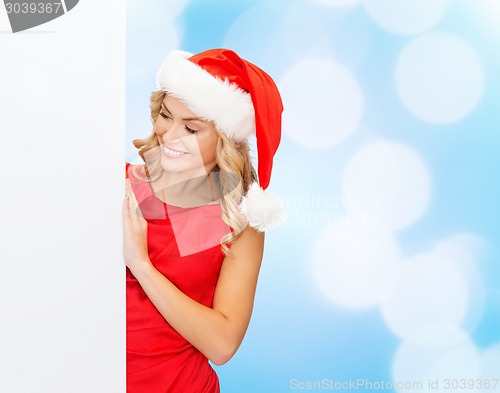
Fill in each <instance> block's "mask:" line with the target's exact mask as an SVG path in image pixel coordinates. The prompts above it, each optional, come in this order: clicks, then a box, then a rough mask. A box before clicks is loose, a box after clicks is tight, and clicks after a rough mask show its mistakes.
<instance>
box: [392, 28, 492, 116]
mask: <svg viewBox="0 0 500 393" xmlns="http://www.w3.org/2000/svg"><path fill="white" fill-rule="evenodd" d="M395 83H396V88H397V91H398V94H399V96H400V98H401V101H402V102H403V104H404V105H405V107H406V108H407V109H408V110H409V111H410V112H411V113H412V114H413V115H415V116H416V117H418V118H420V119H422V120H424V121H426V122H429V123H436V124H449V123H453V122H456V121H459V120H461V119H462V118H464V117H465V116H467V115H468V114H470V113H471V112H472V111H473V109H474V108H475V107H476V105H477V104H478V102H479V100H480V98H481V96H482V93H483V88H484V71H483V66H482V64H481V61H480V60H479V58H478V56H477V54H476V53H475V51H474V49H473V48H472V47H471V46H470V45H469V44H468V43H467V42H465V41H464V40H463V39H461V38H459V37H456V36H454V35H452V34H447V33H428V34H425V35H423V36H420V37H418V38H416V39H414V40H413V41H411V42H410V43H409V44H408V45H407V46H406V47H405V48H404V49H403V50H402V51H401V53H400V55H399V57H398V60H397V62H396V69H395Z"/></svg>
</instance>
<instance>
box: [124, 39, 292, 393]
mask: <svg viewBox="0 0 500 393" xmlns="http://www.w3.org/2000/svg"><path fill="white" fill-rule="evenodd" d="M157 87H158V89H159V90H158V91H155V92H154V93H153V94H152V95H151V119H152V121H153V124H154V129H153V132H152V134H151V135H150V136H148V137H147V138H145V139H139V140H134V141H133V142H134V145H135V147H136V148H138V149H139V155H140V156H141V157H142V159H143V160H144V164H143V165H138V166H132V165H130V164H128V163H127V165H126V173H127V178H128V180H127V193H126V197H125V199H124V203H123V236H124V237H123V240H124V241H123V256H124V261H125V263H126V265H127V392H128V393H139V392H140V393H146V392H147V393H155V392H162V393H164V392H181V391H182V392H219V391H220V388H219V381H218V378H217V375H216V373H215V371H214V370H213V369H212V367H211V366H210V364H209V363H208V360H210V361H211V362H212V363H214V364H216V365H222V364H224V363H226V362H227V361H228V360H229V359H230V358H231V357H232V356H233V355H234V353H235V352H236V350H237V349H238V347H239V346H240V344H241V342H242V340H243V337H244V335H245V332H246V330H247V327H248V324H249V322H250V317H251V314H252V309H253V301H254V296H255V290H256V284H257V278H258V275H259V270H260V265H261V261H262V255H263V247H264V233H263V232H264V231H266V230H267V229H270V228H272V227H274V226H276V225H279V224H280V223H281V222H282V221H283V219H284V211H283V205H282V203H281V201H280V200H279V199H277V198H275V197H273V196H271V195H268V194H267V193H265V192H264V191H263V189H265V188H266V187H267V186H268V184H269V180H270V176H271V170H272V160H273V156H274V153H275V152H276V149H277V148H278V145H279V142H280V133H281V113H282V110H283V107H282V103H281V98H280V95H279V92H278V90H277V88H276V85H275V84H274V82H273V80H272V79H271V78H270V77H269V75H267V74H266V73H265V72H264V71H262V70H261V69H260V68H258V67H257V66H255V65H253V64H251V63H250V62H248V61H246V60H244V59H241V58H240V57H239V56H238V55H237V54H236V53H234V52H233V51H230V50H226V49H214V50H209V51H206V52H203V53H200V54H198V55H191V54H188V53H186V52H181V51H174V52H172V53H171V54H170V55H169V56H168V57H167V59H166V60H165V62H164V63H163V64H162V66H161V68H160V70H159V72H158V74H157ZM250 135H256V137H257V141H258V152H257V154H258V159H259V166H258V171H255V169H254V167H253V165H252V162H251V160H250V154H249V147H248V143H247V138H248V137H249V136H250Z"/></svg>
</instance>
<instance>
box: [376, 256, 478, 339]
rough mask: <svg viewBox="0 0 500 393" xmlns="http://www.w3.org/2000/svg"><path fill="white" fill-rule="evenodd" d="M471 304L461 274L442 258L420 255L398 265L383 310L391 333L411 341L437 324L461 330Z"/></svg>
mask: <svg viewBox="0 0 500 393" xmlns="http://www.w3.org/2000/svg"><path fill="white" fill-rule="evenodd" d="M468 304H469V294H468V290H467V284H466V280H465V278H464V277H463V274H462V272H461V271H460V270H459V269H458V268H457V267H456V266H454V264H453V263H452V262H450V261H449V260H448V259H447V258H443V257H442V256H441V255H439V254H435V253H421V254H415V255H413V256H411V257H409V258H406V259H405V260H403V261H402V262H401V264H399V265H398V267H397V272H396V274H395V280H394V282H393V287H392V288H391V290H390V294H389V295H388V296H387V297H385V298H384V299H383V300H382V302H381V307H380V309H381V312H382V317H383V319H384V321H385V323H386V324H387V326H388V327H389V329H390V330H391V331H393V332H394V333H395V334H396V335H398V336H399V337H401V338H410V339H411V338H413V337H415V335H416V334H418V330H419V329H426V330H427V329H428V327H429V326H432V325H436V324H445V325H451V326H456V327H460V326H461V323H462V321H463V319H464V317H465V316H466V314H467V307H468Z"/></svg>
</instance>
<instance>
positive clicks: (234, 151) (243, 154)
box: [132, 90, 257, 255]
mask: <svg viewBox="0 0 500 393" xmlns="http://www.w3.org/2000/svg"><path fill="white" fill-rule="evenodd" d="M166 94H167V93H166V92H165V91H162V90H158V91H154V92H152V93H151V97H150V109H151V121H152V122H153V132H152V133H151V135H149V136H148V137H146V138H144V139H134V140H133V141H132V143H133V145H134V146H135V147H136V148H137V149H139V151H138V154H139V156H140V157H141V158H142V159H143V161H144V166H143V168H144V171H145V177H141V176H140V175H138V174H137V173H136V174H135V175H136V176H138V177H141V180H144V181H148V182H153V181H155V180H157V179H158V178H160V177H161V175H162V173H163V168H162V166H161V163H160V152H159V150H160V149H158V147H159V146H160V144H159V142H158V138H157V135H156V132H155V130H154V125H155V123H156V119H157V118H158V116H159V113H160V108H161V103H162V102H163V99H164V98H165V95H166ZM216 132H217V134H218V137H219V138H218V141H217V147H216V165H215V167H214V169H213V170H212V171H213V172H219V176H218V180H219V181H218V182H217V185H218V187H219V195H220V196H221V207H222V220H223V221H224V222H225V223H226V224H227V225H228V226H229V227H231V228H232V231H231V232H230V233H228V234H227V235H224V236H223V237H222V238H221V240H220V244H221V249H222V252H223V253H224V254H225V255H227V254H228V253H229V247H228V245H230V244H231V243H233V242H234V241H235V240H236V239H237V238H238V237H239V235H240V234H241V231H242V230H243V229H244V228H245V227H246V225H247V222H246V220H245V219H244V217H243V216H242V215H241V213H240V212H239V209H238V205H239V204H240V202H241V199H242V197H243V195H244V194H245V193H246V192H247V190H248V187H249V186H250V184H251V183H252V182H253V181H255V180H257V174H256V172H255V168H254V167H253V165H252V162H251V158H250V148H249V146H248V143H247V141H238V142H237V141H235V140H234V139H231V138H229V137H228V136H227V135H225V134H224V133H223V132H221V131H219V130H218V129H217V128H216ZM146 153H147V156H148V158H147V160H146V157H145V154H146Z"/></svg>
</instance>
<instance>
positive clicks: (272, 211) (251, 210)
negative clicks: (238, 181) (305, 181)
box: [240, 182, 286, 232]
mask: <svg viewBox="0 0 500 393" xmlns="http://www.w3.org/2000/svg"><path fill="white" fill-rule="evenodd" d="M240 211H241V213H242V214H243V215H244V216H245V217H246V218H247V220H248V225H250V226H251V227H252V228H254V229H256V230H257V231H259V232H264V231H266V230H268V229H271V228H274V227H277V226H278V225H280V224H282V223H283V222H284V221H285V218H286V212H285V207H284V205H283V202H282V200H281V199H279V198H278V197H276V196H274V195H270V194H268V193H266V192H265V191H264V190H263V189H262V188H260V186H259V185H258V184H257V183H256V182H254V183H252V184H251V185H250V187H249V188H248V191H247V193H246V195H245V196H244V197H243V199H242V201H241V203H240Z"/></svg>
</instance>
